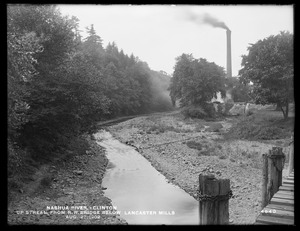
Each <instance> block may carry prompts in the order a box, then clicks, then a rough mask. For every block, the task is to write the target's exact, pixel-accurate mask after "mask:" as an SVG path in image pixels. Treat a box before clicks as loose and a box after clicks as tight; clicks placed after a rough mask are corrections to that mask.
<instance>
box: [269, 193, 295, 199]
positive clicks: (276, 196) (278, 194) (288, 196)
mask: <svg viewBox="0 0 300 231" xmlns="http://www.w3.org/2000/svg"><path fill="white" fill-rule="evenodd" d="M273 198H279V199H285V200H294V195H284V194H280V193H276V194H275V195H274V196H273Z"/></svg>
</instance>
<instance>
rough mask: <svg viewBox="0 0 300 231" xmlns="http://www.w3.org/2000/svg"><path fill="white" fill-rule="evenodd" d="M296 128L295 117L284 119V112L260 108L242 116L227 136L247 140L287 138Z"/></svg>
mask: <svg viewBox="0 0 300 231" xmlns="http://www.w3.org/2000/svg"><path fill="white" fill-rule="evenodd" d="M293 130H294V118H293V117H290V118H288V119H287V120H284V119H283V116H282V113H281V112H278V111H274V110H272V111H271V110H260V111H257V112H256V113H254V114H252V115H250V116H240V117H238V118H237V121H236V122H235V123H234V124H233V126H232V127H231V129H230V130H229V131H228V132H227V133H226V134H225V135H224V137H225V138H231V139H247V140H274V139H285V138H289V137H290V136H291V133H292V131H293Z"/></svg>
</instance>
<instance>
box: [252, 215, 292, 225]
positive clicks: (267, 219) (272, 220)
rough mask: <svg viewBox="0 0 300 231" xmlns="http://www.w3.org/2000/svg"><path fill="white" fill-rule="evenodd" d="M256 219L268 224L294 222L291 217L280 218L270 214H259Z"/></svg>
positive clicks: (288, 223)
mask: <svg viewBox="0 0 300 231" xmlns="http://www.w3.org/2000/svg"><path fill="white" fill-rule="evenodd" d="M256 221H258V222H263V223H267V224H270V225H273V224H274V225H293V224H294V223H295V222H294V220H291V219H286V218H280V217H272V216H262V215H260V216H259V217H258V218H257V219H256Z"/></svg>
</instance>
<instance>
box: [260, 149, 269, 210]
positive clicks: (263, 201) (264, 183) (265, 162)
mask: <svg viewBox="0 0 300 231" xmlns="http://www.w3.org/2000/svg"><path fill="white" fill-rule="evenodd" d="M262 162H263V168H262V198H261V209H263V208H264V207H265V206H266V205H267V204H268V202H269V198H268V192H267V185H268V156H267V154H262Z"/></svg>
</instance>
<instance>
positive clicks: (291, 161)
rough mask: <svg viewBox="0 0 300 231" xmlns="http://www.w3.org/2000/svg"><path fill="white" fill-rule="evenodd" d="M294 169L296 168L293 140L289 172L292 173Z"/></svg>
mask: <svg viewBox="0 0 300 231" xmlns="http://www.w3.org/2000/svg"><path fill="white" fill-rule="evenodd" d="M292 139H293V136H292ZM293 170H294V140H292V142H291V143H290V150H289V168H288V173H289V174H291V172H292V171H293Z"/></svg>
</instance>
